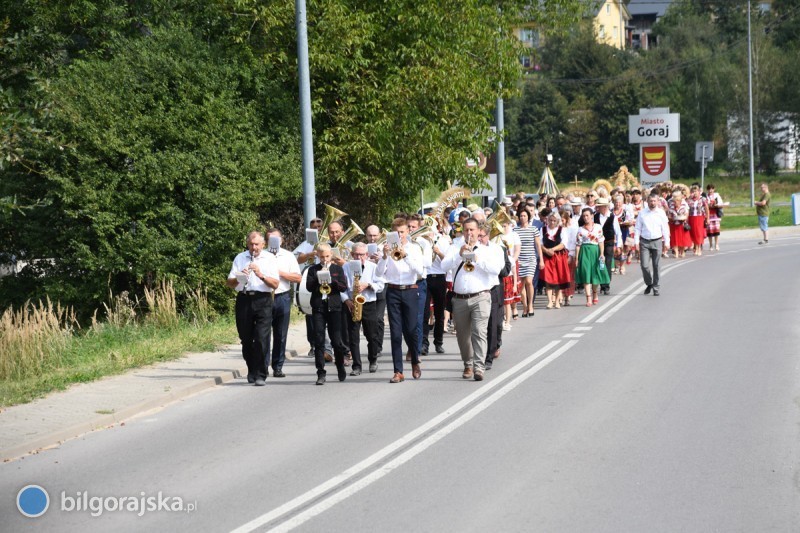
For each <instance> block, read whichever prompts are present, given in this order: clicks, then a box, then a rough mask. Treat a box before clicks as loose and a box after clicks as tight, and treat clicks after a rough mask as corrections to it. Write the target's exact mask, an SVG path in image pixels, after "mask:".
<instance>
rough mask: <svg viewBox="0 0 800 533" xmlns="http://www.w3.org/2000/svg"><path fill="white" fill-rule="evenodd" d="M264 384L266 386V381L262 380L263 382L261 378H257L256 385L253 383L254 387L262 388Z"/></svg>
mask: <svg viewBox="0 0 800 533" xmlns="http://www.w3.org/2000/svg"><path fill="white" fill-rule="evenodd" d="M266 384H267V382H266V381H264V380H263V379H261V378H258V379H257V380H256V383H255V385H256V387H263V386H264V385H266Z"/></svg>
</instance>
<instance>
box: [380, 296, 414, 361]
mask: <svg viewBox="0 0 800 533" xmlns="http://www.w3.org/2000/svg"><path fill="white" fill-rule="evenodd" d="M386 310H387V311H388V313H389V335H390V337H391V340H392V362H393V363H394V371H395V372H400V373H401V374H402V373H403V356H404V354H403V339H405V341H406V346H408V351H409V352H411V362H412V363H416V364H419V349H418V342H417V313H419V292H418V291H417V289H404V290H400V289H392V288H390V287H387V288H386Z"/></svg>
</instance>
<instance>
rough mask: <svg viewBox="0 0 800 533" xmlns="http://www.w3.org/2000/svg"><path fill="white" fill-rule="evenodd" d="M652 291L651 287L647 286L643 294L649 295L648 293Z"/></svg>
mask: <svg viewBox="0 0 800 533" xmlns="http://www.w3.org/2000/svg"><path fill="white" fill-rule="evenodd" d="M652 290H653V286H652V285H648V286H647V288H646V289H645V290H644V293H645V294H650V291H652Z"/></svg>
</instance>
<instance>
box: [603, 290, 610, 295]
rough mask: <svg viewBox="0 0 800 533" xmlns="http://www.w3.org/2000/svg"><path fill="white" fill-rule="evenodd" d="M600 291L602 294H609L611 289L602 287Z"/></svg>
mask: <svg viewBox="0 0 800 533" xmlns="http://www.w3.org/2000/svg"><path fill="white" fill-rule="evenodd" d="M602 292H603V294H605V295H606V296H608V295H609V294H611V289H602Z"/></svg>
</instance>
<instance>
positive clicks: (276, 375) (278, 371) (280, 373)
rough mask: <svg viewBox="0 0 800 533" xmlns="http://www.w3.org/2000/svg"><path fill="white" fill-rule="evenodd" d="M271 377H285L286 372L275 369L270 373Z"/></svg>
mask: <svg viewBox="0 0 800 533" xmlns="http://www.w3.org/2000/svg"><path fill="white" fill-rule="evenodd" d="M272 377H274V378H285V377H286V374H284V373H283V370H276V371H275V372H273V373H272Z"/></svg>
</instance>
